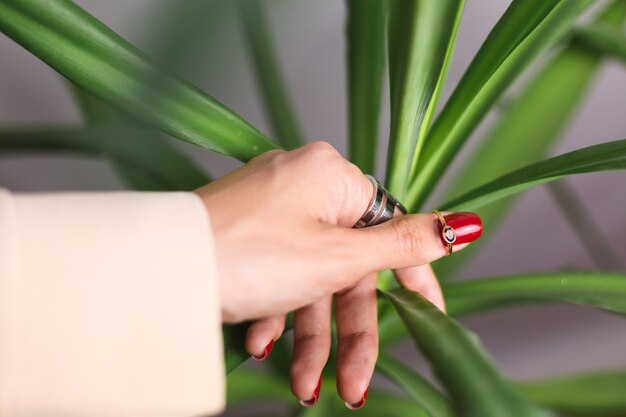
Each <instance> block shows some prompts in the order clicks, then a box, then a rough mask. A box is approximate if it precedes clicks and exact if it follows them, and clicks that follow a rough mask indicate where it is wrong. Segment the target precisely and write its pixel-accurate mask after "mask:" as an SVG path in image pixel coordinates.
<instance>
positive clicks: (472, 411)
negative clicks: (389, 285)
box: [385, 288, 550, 417]
mask: <svg viewBox="0 0 626 417" xmlns="http://www.w3.org/2000/svg"><path fill="white" fill-rule="evenodd" d="M385 296H386V297H387V298H388V299H389V301H390V302H391V304H392V305H393V306H394V307H395V309H396V311H397V312H398V315H399V316H400V318H401V319H402V321H403V322H404V324H405V326H406V328H407V330H408V332H409V334H410V335H411V337H412V338H413V340H414V341H415V344H416V345H417V346H418V347H419V349H420V350H421V351H422V353H423V354H424V356H425V357H426V358H427V359H428V361H429V362H430V365H431V366H432V368H433V370H434V372H435V375H436V376H437V378H438V379H439V380H440V381H441V383H442V384H443V386H444V387H445V388H446V391H447V392H448V394H449V395H450V398H451V400H452V401H453V403H454V407H455V411H456V413H457V414H456V415H458V416H476V417H478V416H481V417H489V416H493V417H501V416H519V417H524V416H528V417H531V416H548V415H550V414H549V413H546V412H545V411H542V410H540V409H539V408H537V407H536V406H534V405H532V404H531V403H530V402H529V401H528V400H526V399H525V398H524V397H523V396H522V395H521V394H520V393H519V392H518V391H517V390H516V389H515V387H514V386H513V385H512V384H511V383H509V382H508V381H507V380H506V379H505V378H504V377H503V376H502V374H501V373H500V371H499V370H498V369H497V368H496V367H495V366H494V365H493V363H492V361H491V359H490V358H489V357H488V355H487V353H486V352H485V351H484V350H483V348H482V347H481V346H480V344H479V342H478V338H477V337H476V336H475V335H473V334H472V333H470V332H469V331H468V330H465V329H464V328H463V326H461V325H460V324H458V323H457V322H456V321H454V320H452V319H450V318H448V316H446V315H445V314H444V313H442V312H441V311H439V310H438V309H437V307H435V306H434V305H432V304H431V303H429V302H428V301H426V299H424V298H422V296H421V295H419V294H416V293H413V292H411V291H408V290H405V289H403V288H399V289H396V290H393V291H390V292H388V293H385Z"/></svg>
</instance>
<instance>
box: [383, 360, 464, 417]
mask: <svg viewBox="0 0 626 417" xmlns="http://www.w3.org/2000/svg"><path fill="white" fill-rule="evenodd" d="M376 368H377V369H378V370H379V371H380V372H381V373H382V374H383V375H386V376H387V378H389V379H391V380H392V381H394V382H395V383H396V384H397V385H398V386H400V387H401V388H402V389H403V390H404V392H406V393H407V394H408V395H409V396H410V397H411V398H413V399H414V400H415V401H416V402H418V403H419V404H420V405H421V406H422V407H424V410H425V411H426V412H427V413H428V415H429V416H430V417H452V416H454V413H453V411H452V404H451V403H450V400H449V399H448V398H447V397H446V396H445V395H443V394H442V393H441V392H440V391H439V390H438V389H437V388H435V387H434V386H433V385H432V384H431V383H430V382H428V381H427V380H426V379H424V377H422V376H421V375H419V374H418V373H416V372H415V371H413V370H412V369H411V368H409V367H408V366H406V365H404V364H403V363H402V362H400V361H398V360H396V359H393V358H392V357H390V356H388V355H386V354H381V355H380V356H379V357H378V361H377V362H376Z"/></svg>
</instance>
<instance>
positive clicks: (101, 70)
mask: <svg viewBox="0 0 626 417" xmlns="http://www.w3.org/2000/svg"><path fill="white" fill-rule="evenodd" d="M0 30H2V31H3V32H4V33H5V34H7V35H8V36H9V37H11V38H12V39H13V40H15V41H16V42H17V43H19V44H21V45H22V46H24V47H25V48H26V49H28V50H29V51H31V52H32V53H33V54H35V55H36V56H37V57H39V58H40V59H42V60H43V61H45V62H46V63H47V64H48V65H50V66H51V67H53V68H54V69H56V70H57V71H58V72H60V73H61V74H62V75H64V76H65V77H67V78H68V79H69V80H71V81H72V82H73V83H75V84H76V85H78V86H79V87H81V88H82V89H84V90H85V91H88V92H89V93H91V94H93V95H94V96H96V97H98V98H100V99H102V100H104V101H106V102H108V103H110V104H111V105H113V106H115V107H118V108H120V109H122V110H124V111H125V112H127V113H129V114H131V115H133V116H135V117H136V118H139V119H140V120H142V121H144V122H146V123H148V124H150V125H151V126H153V127H156V128H158V129H160V130H163V131H164V132H166V133H168V134H170V135H172V136H175V137H177V138H179V139H182V140H185V141H187V142H190V143H193V144H195V145H198V146H202V147H204V148H207V149H210V150H213V151H215V152H219V153H222V154H224V155H228V156H232V157H234V158H238V159H240V160H242V161H247V160H249V159H250V158H252V157H254V156H256V155H258V154H260V153H262V152H263V151H266V150H269V149H273V148H274V147H275V145H273V144H272V143H271V142H270V141H269V139H267V138H266V137H265V136H263V135H262V134H261V133H260V132H259V131H257V130H256V129H254V128H253V127H252V126H251V125H249V124H248V123H247V122H245V121H244V120H243V119H242V118H240V117H239V116H237V115H236V114H235V113H233V112H232V111H230V110H229V109H227V108H226V107H225V106H223V105H221V104H220V103H219V102H217V101H216V100H215V99H213V98H211V97H209V96H208V95H206V94H205V93H203V92H202V91H200V90H199V89H197V88H196V87H194V86H192V85H191V84H188V83H186V82H184V81H181V80H179V79H177V78H175V77H172V76H170V75H167V74H164V73H162V72H160V71H159V70H158V69H157V68H156V67H155V66H154V65H152V63H151V62H150V60H149V59H147V58H146V57H145V56H144V55H143V54H142V53H141V52H139V51H138V50H137V49H136V48H134V47H133V46H131V45H130V44H129V43H127V42H126V41H124V40H123V39H122V38H121V37H119V36H118V35H116V34H115V33H114V32H113V31H111V30H110V29H109V28H107V27H106V26H105V25H103V24H102V23H101V22H99V21H98V20H97V19H95V18H94V17H93V16H91V15H89V14H88V13H87V12H85V11H84V10H82V9H81V8H79V7H78V6H76V5H75V4H74V3H72V2H71V1H69V0H48V1H45V0H6V1H3V2H2V3H0Z"/></svg>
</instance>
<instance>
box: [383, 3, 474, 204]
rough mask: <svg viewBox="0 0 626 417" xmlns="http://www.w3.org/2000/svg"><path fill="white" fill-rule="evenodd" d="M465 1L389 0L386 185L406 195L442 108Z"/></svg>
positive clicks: (392, 190)
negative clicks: (439, 104)
mask: <svg viewBox="0 0 626 417" xmlns="http://www.w3.org/2000/svg"><path fill="white" fill-rule="evenodd" d="M463 4H464V1H463V0H438V1H430V0H392V1H390V2H389V3H388V7H389V22H388V38H389V85H390V99H391V128H390V136H389V152H388V162H387V184H388V186H389V189H390V190H391V192H393V193H394V194H396V195H399V196H401V195H403V194H404V190H405V187H406V185H407V181H408V179H409V177H410V174H411V172H412V170H413V169H414V164H415V163H416V161H417V159H418V158H419V154H420V151H421V148H422V146H423V144H424V138H425V135H426V131H427V129H428V127H429V125H430V120H431V118H432V115H433V113H434V111H435V108H436V106H437V100H438V95H439V92H440V90H441V85H442V84H443V81H444V79H445V75H446V70H447V66H448V63H449V61H450V57H451V55H452V50H453V45H454V41H455V37H456V33H457V29H458V25H459V20H460V18H461V11H462V10H463Z"/></svg>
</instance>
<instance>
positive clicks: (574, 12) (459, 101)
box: [407, 0, 591, 210]
mask: <svg viewBox="0 0 626 417" xmlns="http://www.w3.org/2000/svg"><path fill="white" fill-rule="evenodd" d="M590 3H591V1H589V0H569V1H544V0H532V1H529V0H514V1H513V2H512V3H511V5H510V6H509V8H508V9H507V11H506V13H505V14H504V15H503V16H502V18H501V19H500V21H499V22H498V23H497V24H496V26H495V27H494V28H493V30H492V31H491V33H490V34H489V36H488V37H487V39H486V40H485V42H484V43H483V45H482V46H481V48H480V50H479V51H478V54H477V55H476V57H475V58H474V60H473V61H472V63H471V64H470V66H469V68H468V69H467V71H466V73H465V74H464V76H463V78H462V79H461V81H460V82H459V84H458V86H457V87H456V89H455V90H454V92H453V94H452V96H451V97H450V99H449V100H448V102H447V103H446V106H445V107H444V108H443V110H442V111H441V114H440V115H439V117H437V119H436V120H435V122H434V124H433V126H432V128H431V129H430V131H429V132H428V137H427V139H426V144H425V147H424V150H423V152H422V156H421V157H420V161H419V163H418V166H417V170H415V176H414V177H413V178H412V182H411V185H410V189H409V194H408V197H407V204H409V206H410V207H411V209H413V210H416V209H418V208H419V207H420V206H421V205H422V204H423V203H424V201H425V200H426V198H427V197H428V196H429V195H430V193H431V191H432V190H433V188H434V187H435V185H436V184H437V182H438V180H439V178H440V177H441V175H442V174H443V172H444V171H445V169H446V167H447V166H448V165H449V164H450V162H451V161H452V159H453V158H454V156H455V155H456V154H457V153H458V151H459V149H460V148H461V147H462V145H463V144H464V143H465V142H466V141H467V139H468V138H469V136H470V134H471V133H472V132H473V130H474V129H475V128H476V126H477V125H478V124H479V123H480V121H481V120H482V119H483V118H484V116H485V115H486V114H487V112H488V111H489V109H490V108H491V107H492V106H493V104H494V103H495V102H496V100H497V99H498V98H499V97H500V96H501V95H502V93H503V92H504V91H505V90H506V89H507V88H508V86H509V85H510V84H511V83H512V82H513V81H514V80H515V78H516V77H517V76H518V75H519V74H520V73H521V72H522V71H523V70H524V69H525V68H527V67H528V66H529V64H530V63H531V62H532V61H533V60H534V58H536V57H537V55H538V54H539V53H540V52H542V51H544V50H545V49H546V48H548V47H549V46H550V45H552V44H553V42H554V41H555V39H558V37H559V36H560V35H561V34H562V33H565V32H566V31H567V29H569V28H570V27H571V25H572V24H573V22H574V20H575V18H576V17H577V16H578V15H579V14H580V13H581V12H582V11H583V10H584V9H585V8H586V7H587V6H588V5H589V4H590Z"/></svg>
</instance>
